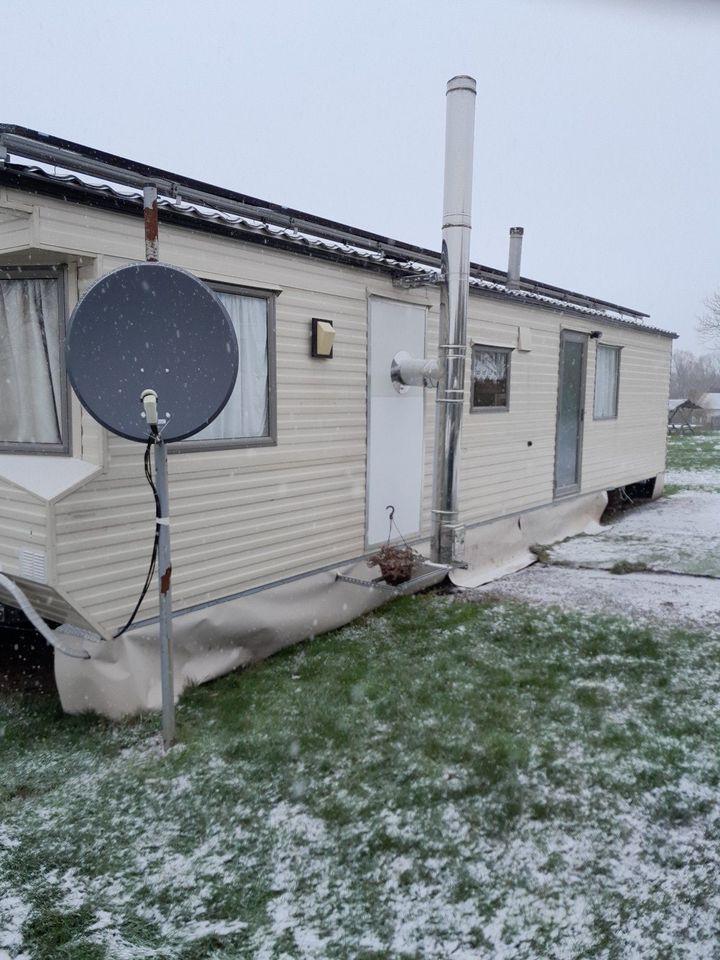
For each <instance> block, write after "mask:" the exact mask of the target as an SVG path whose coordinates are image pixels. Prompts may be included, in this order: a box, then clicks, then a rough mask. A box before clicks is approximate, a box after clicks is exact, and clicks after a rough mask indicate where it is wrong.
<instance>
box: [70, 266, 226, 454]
mask: <svg viewBox="0 0 720 960" xmlns="http://www.w3.org/2000/svg"><path fill="white" fill-rule="evenodd" d="M66 360H67V370H68V375H69V377H70V382H71V383H72V385H73V388H74V390H75V393H76V394H77V395H78V397H79V399H80V402H81V403H82V405H83V406H84V407H85V409H86V410H87V411H88V412H89V413H90V414H92V416H93V417H94V418H95V419H96V420H97V421H98V422H99V423H101V424H102V425H103V426H104V427H107V429H108V430H110V431H111V432H112V433H117V434H119V435H120V436H121V437H126V438H127V439H128V440H137V441H139V442H141V443H146V442H147V439H148V435H149V433H150V431H149V428H148V425H147V423H146V421H145V420H144V419H143V415H142V414H143V406H142V404H141V402H140V396H141V394H142V392H143V391H144V390H147V389H151V390H154V391H155V392H156V393H157V395H158V412H159V417H160V423H161V424H162V422H163V420H166V423H165V424H164V426H162V427H161V435H162V439H163V441H165V442H168V441H172V440H183V439H184V438H185V437H190V436H192V435H193V434H194V433H197V432H198V431H199V430H202V429H203V427H206V426H207V425H208V424H209V423H211V422H212V421H213V420H214V419H215V417H217V415H218V414H219V413H220V411H221V410H222V409H223V407H224V406H225V404H226V403H227V401H228V399H229V398H230V394H231V393H232V391H233V387H234V386H235V380H236V378H237V371H238V344H237V337H236V336H235V331H234V329H233V325H232V322H231V320H230V317H229V316H228V314H227V311H226V310H225V308H224V307H223V305H222V304H221V303H220V301H219V300H218V299H217V298H216V297H215V295H214V294H213V292H212V291H211V290H210V288H209V287H207V286H206V285H205V284H204V283H203V282H202V281H201V280H198V279H197V278H196V277H193V276H192V274H190V273H186V272H185V271H184V270H178V269H177V267H169V266H166V265H165V264H162V263H137V264H133V265H131V266H128V267H120V269H119V270H113V271H112V272H111V273H107V274H105V276H103V277H101V278H100V279H99V280H98V281H97V282H96V283H94V284H93V286H92V287H90V289H89V290H88V291H87V293H86V294H85V296H84V297H83V298H82V300H81V301H80V302H79V303H78V305H77V306H76V307H75V310H74V311H73V314H72V316H71V318H70V330H69V333H68V336H67V344H66Z"/></svg>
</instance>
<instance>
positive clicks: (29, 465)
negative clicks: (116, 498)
mask: <svg viewBox="0 0 720 960" xmlns="http://www.w3.org/2000/svg"><path fill="white" fill-rule="evenodd" d="M101 469H102V468H101V467H98V466H97V465H96V464H94V463H88V462H87V460H79V459H78V458H77V457H59V456H53V455H51V454H42V453H38V454H17V453H7V454H6V453H3V454H0V479H3V480H7V481H8V482H9V483H12V484H14V486H16V487H20V488H21V489H22V490H26V491H27V492H28V493H30V494H32V495H33V496H35V497H38V498H39V499H41V500H47V501H51V500H57V499H58V498H59V497H61V496H63V495H64V494H66V493H69V492H70V490H72V489H74V488H75V487H79V486H82V484H83V483H85V482H86V481H87V480H89V479H90V478H91V477H93V476H95V474H97V473H100V472H101Z"/></svg>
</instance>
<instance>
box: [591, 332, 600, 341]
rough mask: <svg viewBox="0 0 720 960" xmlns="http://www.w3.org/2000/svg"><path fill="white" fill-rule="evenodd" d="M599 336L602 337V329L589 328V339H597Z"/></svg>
mask: <svg viewBox="0 0 720 960" xmlns="http://www.w3.org/2000/svg"><path fill="white" fill-rule="evenodd" d="M600 337H602V330H591V331H590V339H591V340H599V339H600Z"/></svg>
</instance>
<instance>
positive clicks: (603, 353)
mask: <svg viewBox="0 0 720 960" xmlns="http://www.w3.org/2000/svg"><path fill="white" fill-rule="evenodd" d="M619 386H620V347H607V346H605V345H604V344H600V343H599V344H598V345H597V353H596V355H595V402H594V405H593V417H594V419H595V420H613V419H614V418H615V417H617V415H618V388H619Z"/></svg>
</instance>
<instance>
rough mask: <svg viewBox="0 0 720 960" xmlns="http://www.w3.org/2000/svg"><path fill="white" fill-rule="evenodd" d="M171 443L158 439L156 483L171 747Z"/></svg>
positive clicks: (166, 733)
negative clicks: (168, 459) (168, 451)
mask: <svg viewBox="0 0 720 960" xmlns="http://www.w3.org/2000/svg"><path fill="white" fill-rule="evenodd" d="M167 464H168V461H167V444H166V443H164V442H163V440H162V438H161V437H158V438H157V440H156V441H155V486H156V487H157V492H158V500H159V501H160V516H159V517H158V520H157V522H158V525H159V527H160V534H159V537H158V586H159V591H160V618H159V628H160V679H161V683H162V729H163V745H164V746H165V749H166V750H167V749H168V748H169V747H171V746H172V745H173V743H175V691H174V689H173V658H172V590H171V588H170V580H171V577H172V562H171V559H170V503H169V492H168V469H167Z"/></svg>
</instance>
